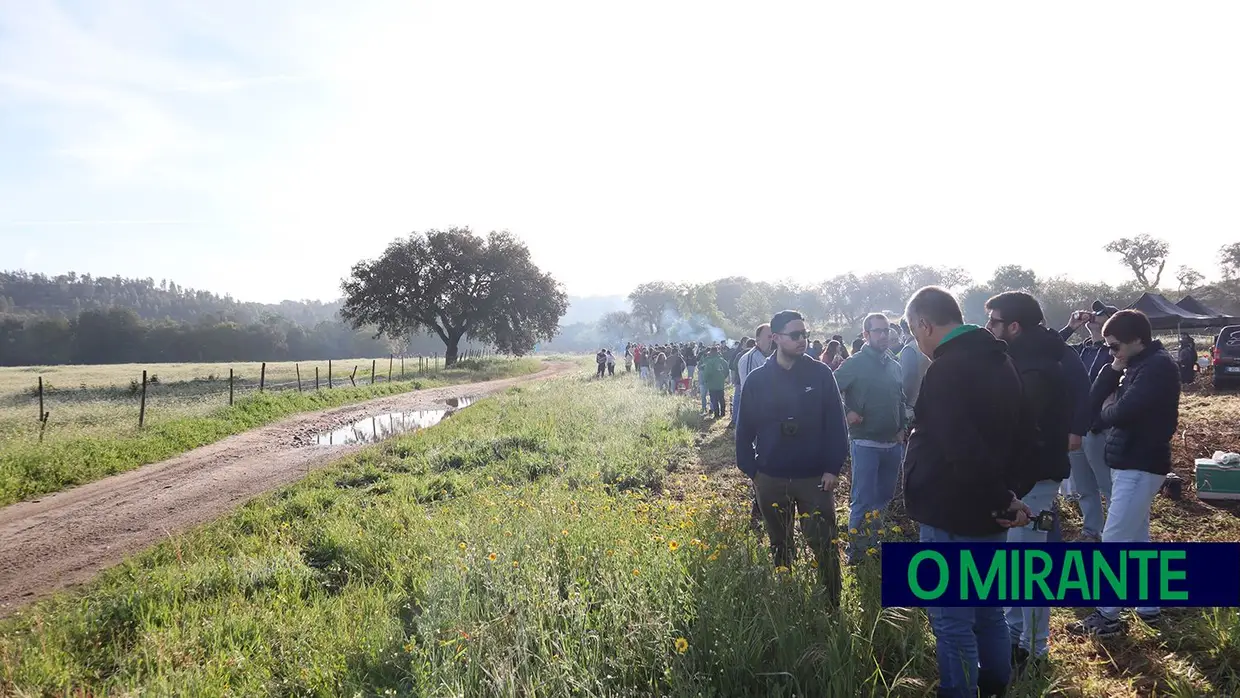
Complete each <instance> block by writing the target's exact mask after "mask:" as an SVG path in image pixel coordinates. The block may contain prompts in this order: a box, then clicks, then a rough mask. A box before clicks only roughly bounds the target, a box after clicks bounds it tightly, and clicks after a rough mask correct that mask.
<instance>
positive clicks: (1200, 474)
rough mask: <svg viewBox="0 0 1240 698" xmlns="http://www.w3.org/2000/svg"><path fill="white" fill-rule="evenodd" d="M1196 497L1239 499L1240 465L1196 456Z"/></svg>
mask: <svg viewBox="0 0 1240 698" xmlns="http://www.w3.org/2000/svg"><path fill="white" fill-rule="evenodd" d="M1195 465H1196V468H1195V470H1196V471H1197V499H1240V465H1222V464H1220V463H1217V462H1215V461H1214V460H1212V459H1210V458H1198V459H1197V460H1196V462H1195Z"/></svg>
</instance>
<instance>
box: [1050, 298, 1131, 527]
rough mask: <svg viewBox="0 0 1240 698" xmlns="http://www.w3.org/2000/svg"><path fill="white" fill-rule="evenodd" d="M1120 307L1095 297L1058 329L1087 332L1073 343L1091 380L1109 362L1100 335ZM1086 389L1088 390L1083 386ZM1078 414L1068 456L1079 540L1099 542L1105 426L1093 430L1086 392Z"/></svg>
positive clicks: (1107, 483)
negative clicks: (1078, 517) (1078, 511)
mask: <svg viewBox="0 0 1240 698" xmlns="http://www.w3.org/2000/svg"><path fill="white" fill-rule="evenodd" d="M1117 312H1119V309H1118V308H1116V307H1115V306H1111V305H1103V304H1102V303H1101V302H1100V301H1094V305H1093V310H1092V311H1090V310H1078V311H1076V312H1074V313H1072V317H1071V318H1070V319H1069V320H1068V325H1067V327H1064V328H1063V329H1062V330H1060V331H1059V336H1060V337H1063V340H1064V341H1065V342H1066V341H1068V340H1069V339H1071V338H1072V335H1073V334H1075V333H1076V332H1077V331H1078V330H1080V329H1081V328H1085V330H1086V331H1087V332H1088V333H1089V339H1087V340H1085V341H1084V342H1081V343H1080V344H1076V345H1072V346H1071V348H1072V349H1074V350H1075V351H1076V354H1077V355H1078V356H1079V357H1080V360H1081V363H1082V365H1084V367H1085V372H1086V374H1087V376H1088V380H1089V382H1090V384H1092V383H1093V382H1094V379H1096V378H1097V377H1098V374H1099V373H1101V372H1102V369H1103V368H1104V367H1106V366H1108V365H1110V363H1111V354H1110V352H1109V351H1108V350H1107V344H1106V342H1105V341H1103V339H1102V323H1104V322H1106V321H1107V319H1108V318H1110V317H1111V316H1112V315H1114V314H1115V313H1117ZM1086 393H1088V390H1086ZM1077 410H1078V411H1077V414H1076V418H1075V419H1074V420H1073V428H1072V444H1071V445H1070V447H1069V450H1068V459H1069V460H1070V461H1071V463H1072V485H1073V490H1074V491H1075V494H1076V497H1077V503H1078V504H1079V505H1080V507H1081V540H1082V541H1087V542H1094V543H1096V542H1098V541H1100V540H1102V523H1103V517H1104V515H1105V509H1104V508H1103V500H1106V503H1107V504H1108V505H1109V504H1110V502H1111V469H1110V468H1108V467H1107V464H1106V457H1105V455H1104V454H1105V451H1106V442H1107V430H1106V429H1101V428H1100V429H1099V430H1098V431H1094V430H1093V426H1094V424H1095V421H1096V420H1097V418H1098V415H1097V413H1096V412H1095V411H1094V410H1093V409H1092V408H1091V407H1090V403H1089V397H1088V395H1086V396H1085V397H1084V398H1082V399H1081V400H1080V402H1078V403H1077Z"/></svg>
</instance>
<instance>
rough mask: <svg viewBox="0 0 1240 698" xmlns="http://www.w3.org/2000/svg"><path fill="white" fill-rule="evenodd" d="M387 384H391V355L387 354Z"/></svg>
mask: <svg viewBox="0 0 1240 698" xmlns="http://www.w3.org/2000/svg"><path fill="white" fill-rule="evenodd" d="M388 382H389V383H391V382H392V355H391V354H388Z"/></svg>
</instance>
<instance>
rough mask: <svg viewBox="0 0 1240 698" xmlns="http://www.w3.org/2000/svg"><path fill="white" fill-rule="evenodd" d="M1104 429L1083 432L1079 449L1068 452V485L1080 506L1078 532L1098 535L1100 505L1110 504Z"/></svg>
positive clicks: (1101, 506)
mask: <svg viewBox="0 0 1240 698" xmlns="http://www.w3.org/2000/svg"><path fill="white" fill-rule="evenodd" d="M1106 446H1107V432H1105V431H1103V432H1102V433H1099V434H1086V435H1085V438H1084V439H1082V441H1081V450H1079V451H1069V452H1068V460H1069V461H1071V463H1072V486H1073V487H1074V488H1075V489H1076V495H1077V497H1079V499H1078V500H1077V503H1078V504H1080V506H1081V519H1082V520H1083V521H1082V524H1081V533H1084V534H1087V535H1094V536H1098V535H1101V534H1102V525H1103V522H1104V519H1103V505H1102V500H1103V499H1106V503H1107V505H1108V506H1109V505H1110V504H1111V469H1110V468H1108V467H1107V462H1106Z"/></svg>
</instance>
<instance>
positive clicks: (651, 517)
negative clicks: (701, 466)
mask: <svg viewBox="0 0 1240 698" xmlns="http://www.w3.org/2000/svg"><path fill="white" fill-rule="evenodd" d="M699 424H700V422H699V418H698V416H697V414H696V412H695V411H694V410H692V409H691V408H688V407H687V403H686V402H685V401H682V400H677V399H674V398H668V397H664V396H658V395H654V394H653V393H651V392H649V391H647V390H645V389H643V388H641V387H639V386H637V385H636V381H635V380H631V379H625V380H617V381H611V382H593V381H587V380H584V379H573V380H570V379H564V380H557V381H552V382H548V383H546V384H539V385H534V386H529V387H525V388H520V389H515V390H513V391H512V392H510V393H509V394H507V395H504V396H502V397H498V398H494V399H490V400H486V401H483V402H480V403H478V404H476V405H475V406H472V407H470V408H469V409H468V410H464V411H462V412H461V413H459V414H458V415H457V416H456V417H454V418H453V419H452V420H450V421H449V422H445V423H444V424H443V425H441V426H439V427H436V428H434V429H430V430H427V431H425V432H421V433H418V434H415V435H411V436H407V437H402V438H399V439H397V440H394V441H392V442H389V443H387V444H384V445H381V446H378V447H374V448H372V449H369V450H367V451H364V452H362V453H360V454H358V455H355V456H352V457H349V458H347V459H346V460H344V461H343V462H342V463H340V464H339V465H338V466H336V467H334V468H330V469H327V470H324V471H320V472H318V473H315V474H314V475H311V476H310V478H309V479H308V480H306V481H303V482H302V483H299V484H297V485H295V486H292V487H290V488H287V489H285V490H282V491H280V492H278V493H275V494H273V495H270V496H267V497H265V498H262V499H260V500H257V501H254V502H252V503H250V504H248V505H247V506H245V507H244V508H243V509H241V510H240V511H239V512H237V513H236V514H235V515H233V516H231V517H229V518H227V519H224V520H221V521H219V522H216V523H213V524H210V525H207V526H205V527H202V528H200V529H198V530H196V531H194V532H192V533H190V534H188V535H185V536H181V537H177V538H174V539H172V540H170V541H168V542H166V543H164V544H161V545H159V546H158V547H156V548H154V549H153V550H151V551H149V552H147V553H145V554H143V555H140V556H138V557H136V558H134V559H132V560H130V561H129V562H126V563H124V564H123V565H121V566H119V567H117V568H114V569H112V570H110V571H108V572H106V573H105V574H104V575H102V577H101V578H100V579H99V580H97V582H96V583H94V584H93V585H91V587H90V588H89V589H88V590H86V591H85V592H84V593H75V594H72V595H65V596H61V597H58V598H55V599H52V600H49V601H47V602H44V603H41V604H39V605H37V606H35V607H33V608H30V609H27V610H26V611H24V612H22V613H21V615H19V616H17V617H15V618H13V619H10V620H9V621H6V622H5V623H4V624H3V625H0V633H2V637H0V681H3V682H5V683H4V686H5V688H6V689H7V690H10V691H18V690H21V691H31V692H50V693H57V692H69V691H73V690H78V689H84V690H88V691H92V692H96V693H98V692H104V691H106V692H109V693H124V692H129V691H143V692H145V691H150V692H154V693H157V694H162V693H170V692H176V693H181V694H192V695H224V694H227V693H231V694H240V695H322V696H337V695H354V694H355V693H361V694H363V695H383V694H385V692H389V693H387V694H389V695H391V694H398V695H409V694H413V695H445V696H447V695H501V696H516V695H535V694H537V695H556V696H559V695H563V696H567V695H685V696H689V695H693V696H697V695H708V696H709V695H716V696H721V695H729V696H735V695H755V696H759V695H760V696H770V695H791V694H792V693H793V692H795V693H796V694H798V695H804V694H809V695H859V694H862V693H869V692H870V691H871V690H874V689H876V688H878V687H880V686H882V685H884V683H885V682H901V681H902V682H904V683H906V684H909V685H912V684H911V683H910V682H913V681H914V679H912V678H911V676H913V674H911V673H909V672H910V670H912V669H920V670H922V671H921V675H924V669H925V667H926V659H925V655H926V646H925V637H924V635H923V634H918V633H912V634H909V633H906V632H904V630H903V629H902V628H901V625H902V623H906V622H909V621H907V620H904V621H902V620H901V619H902V618H904V616H902V615H901V614H899V613H897V612H893V611H883V612H881V613H880V612H878V611H877V610H876V609H877V608H878V604H877V596H876V594H877V587H876V586H875V585H873V584H868V585H861V586H857V585H853V584H851V583H850V586H849V591H848V605H847V611H846V613H845V614H844V616H843V617H842V618H841V617H835V616H833V615H832V614H829V613H828V612H827V611H825V610H824V607H823V604H822V602H821V599H820V598H819V596H818V592H817V590H816V588H815V585H814V584H812V583H811V581H810V580H811V577H812V574H811V572H812V570H810V569H809V568H808V566H806V565H804V564H800V565H798V566H797V567H795V568H794V569H793V570H792V571H790V572H787V573H779V572H775V571H774V570H772V569H771V567H770V565H769V564H768V563H767V559H766V556H765V552H764V550H763V548H762V546H761V544H760V542H759V539H758V538H757V537H755V536H753V535H752V534H751V533H749V531H748V529H747V527H746V525H745V524H746V515H745V511H744V507H743V503H742V502H738V501H737V500H736V499H735V498H734V497H731V496H729V495H728V494H727V493H726V492H723V491H716V490H714V489H712V488H711V487H710V483H709V482H707V483H700V482H699V483H697V484H698V485H700V487H698V488H696V489H695V490H693V491H692V492H691V493H690V494H688V495H687V496H684V498H683V500H681V501H677V500H676V499H674V498H670V497H660V496H659V495H658V494H656V493H658V492H660V491H662V490H663V489H664V487H665V486H667V485H668V484H669V479H670V478H673V477H679V476H680V475H679V473H681V472H683V471H685V470H686V469H688V468H689V467H690V466H691V464H692V463H693V461H694V459H695V458H696V449H695V448H694V441H695V439H696V438H697V436H698V432H697V427H698V426H699ZM690 477H692V478H694V479H696V478H697V477H698V476H697V475H691V476H690ZM681 638H683V639H684V643H685V645H684V647H683V649H684V651H683V653H682V652H681V651H679V649H680V648H678V647H677V640H678V639H681ZM874 643H881V644H882V645H883V647H884V649H883V658H882V663H883V665H884V666H885V667H887V668H889V669H890V672H889V673H888V674H886V675H881V674H879V673H877V672H876V671H875V665H874V663H873V658H874V656H875V655H874V653H873V652H872V651H871V647H872V646H873V644H874ZM906 665H907V667H906ZM902 667H904V670H903V674H902V673H901V668H902Z"/></svg>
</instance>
